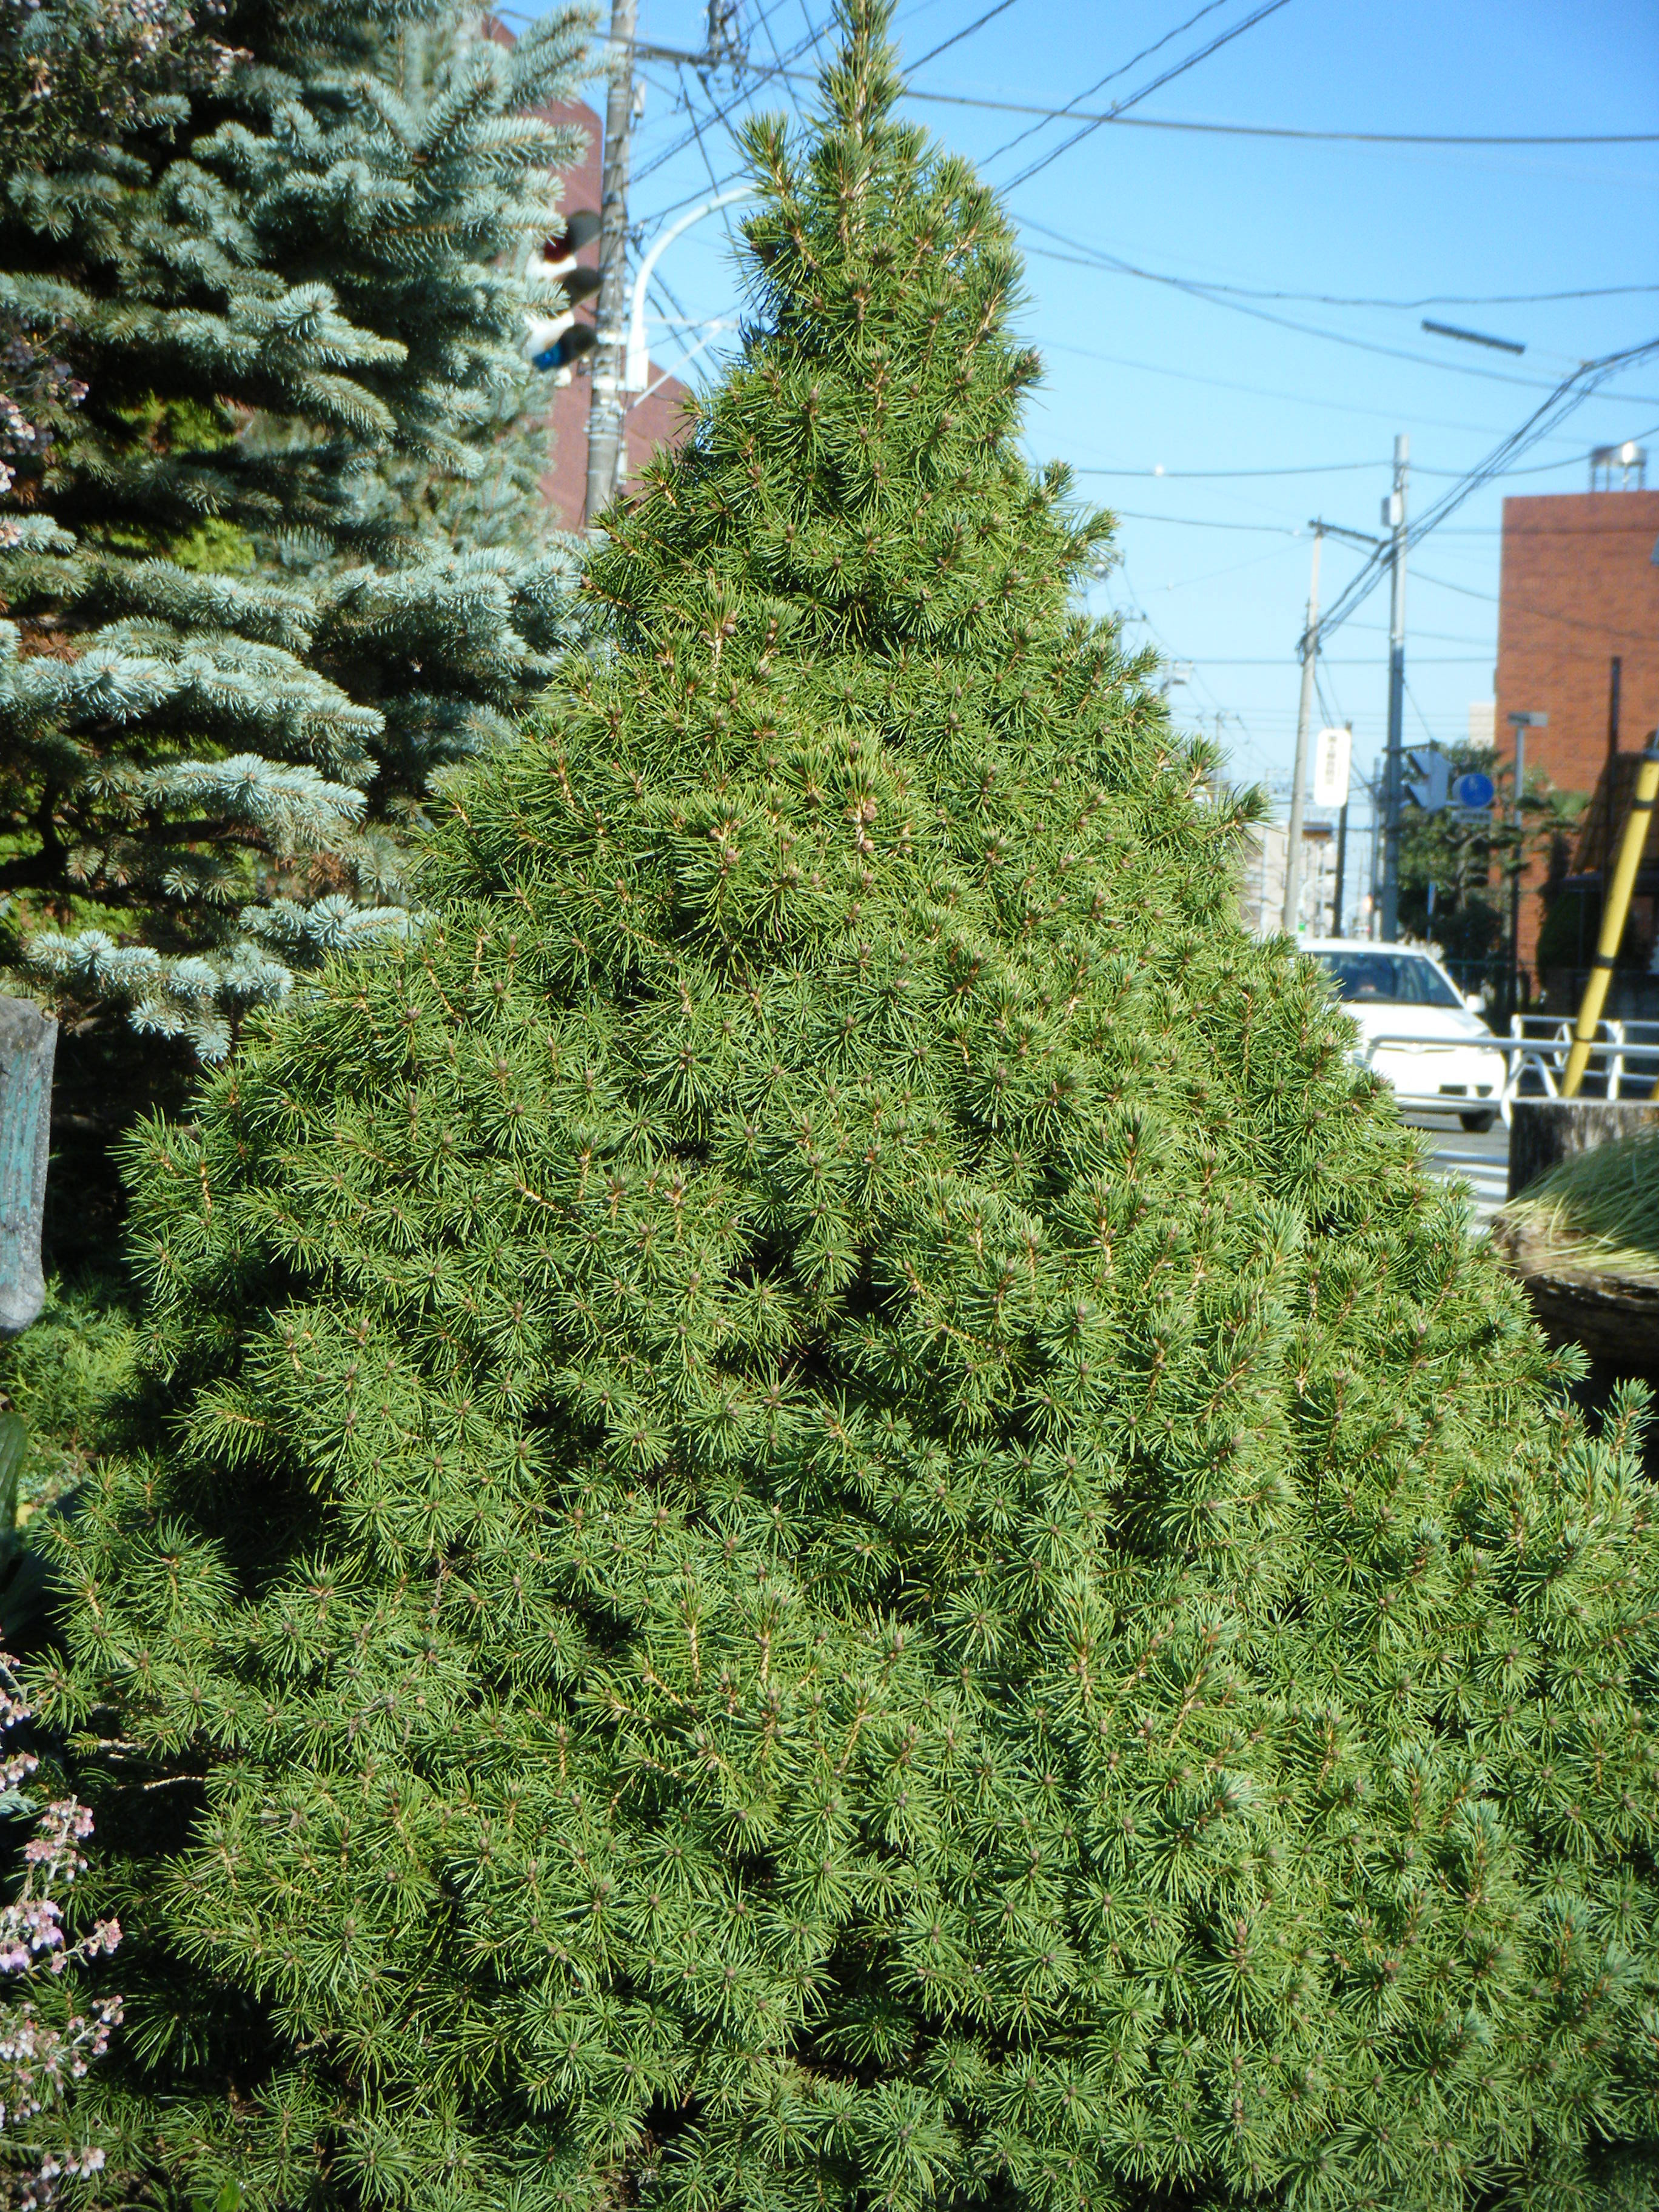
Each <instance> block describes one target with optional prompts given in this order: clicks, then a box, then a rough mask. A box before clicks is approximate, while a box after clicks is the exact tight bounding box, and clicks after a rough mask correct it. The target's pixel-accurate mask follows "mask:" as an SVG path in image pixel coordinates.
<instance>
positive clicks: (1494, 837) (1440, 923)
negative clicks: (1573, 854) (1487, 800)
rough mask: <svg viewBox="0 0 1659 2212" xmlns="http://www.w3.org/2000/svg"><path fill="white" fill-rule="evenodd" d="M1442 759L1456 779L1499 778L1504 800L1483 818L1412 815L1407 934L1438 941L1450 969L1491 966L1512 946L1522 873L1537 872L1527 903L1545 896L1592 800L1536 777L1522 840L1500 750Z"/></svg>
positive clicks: (1412, 810) (1405, 840) (1404, 831)
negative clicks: (1474, 773) (1513, 900)
mask: <svg viewBox="0 0 1659 2212" xmlns="http://www.w3.org/2000/svg"><path fill="white" fill-rule="evenodd" d="M1441 750H1442V751H1443V752H1444V754H1445V755H1446V757H1447V758H1448V760H1449V762H1450V763H1451V771H1452V775H1454V776H1459V775H1463V774H1465V773H1466V772H1468V771H1470V770H1478V771H1479V772H1480V774H1482V775H1488V776H1490V777H1491V778H1492V785H1493V788H1494V792H1495V794H1496V796H1495V798H1494V800H1493V803H1492V806H1491V807H1490V808H1489V809H1487V810H1486V811H1483V812H1480V813H1478V814H1465V813H1464V812H1462V811H1461V810H1460V809H1459V808H1456V807H1454V806H1448V807H1446V808H1444V809H1443V810H1442V811H1438V812H1436V813H1432V814H1425V813H1424V812H1423V811H1422V810H1421V809H1420V808H1419V807H1417V806H1413V805H1407V807H1406V809H1405V811H1404V812H1403V813H1402V815H1401V834H1400V921H1401V927H1402V929H1404V930H1405V931H1406V932H1407V933H1409V934H1410V935H1411V936H1413V937H1419V938H1425V939H1431V940H1432V941H1433V942H1434V943H1435V944H1437V945H1439V946H1440V947H1441V949H1442V951H1443V952H1444V954H1445V956H1446V957H1447V958H1448V959H1449V960H1456V961H1460V962H1461V961H1468V962H1470V963H1474V962H1479V961H1488V960H1492V959H1493V958H1495V957H1497V956H1498V953H1499V951H1501V949H1502V948H1503V946H1504V944H1505V942H1506V940H1507V935H1508V931H1509V926H1510V925H1509V915H1510V884H1511V882H1512V881H1513V878H1514V875H1515V872H1516V866H1517V865H1520V866H1525V867H1527V868H1528V870H1529V871H1530V872H1531V888H1530V889H1529V890H1528V893H1527V896H1528V897H1534V896H1539V895H1540V889H1541V882H1543V881H1547V877H1548V872H1549V871H1550V868H1551V866H1552V864H1553V861H1555V860H1559V850H1560V848H1561V847H1562V845H1563V843H1564V841H1565V840H1566V839H1568V838H1569V837H1570V836H1571V833H1572V829H1573V825H1574V823H1575V822H1576V820H1577V814H1578V811H1579V810H1580V808H1581V807H1582V805H1583V800H1582V799H1581V798H1580V797H1579V796H1578V795H1577V794H1575V793H1568V792H1561V791H1558V790H1557V789H1556V788H1555V787H1554V786H1553V784H1552V783H1551V781H1550V780H1549V778H1548V776H1547V775H1545V774H1544V773H1543V772H1542V771H1541V770H1537V769H1535V770H1534V771H1533V772H1532V773H1530V774H1529V775H1528V778H1527V789H1526V796H1525V799H1524V802H1523V804H1522V818H1521V826H1520V829H1519V830H1518V831H1517V829H1516V824H1515V822H1514V818H1513V787H1514V776H1513V769H1512V763H1510V762H1509V761H1508V760H1505V759H1500V758H1499V757H1498V752H1497V750H1496V749H1495V748H1494V747H1493V746H1491V745H1479V744H1455V745H1444V746H1443V747H1442V748H1441ZM1431 884H1432V885H1433V887H1434V898H1433V904H1432V908H1431V904H1430V899H1429V887H1430V885H1431Z"/></svg>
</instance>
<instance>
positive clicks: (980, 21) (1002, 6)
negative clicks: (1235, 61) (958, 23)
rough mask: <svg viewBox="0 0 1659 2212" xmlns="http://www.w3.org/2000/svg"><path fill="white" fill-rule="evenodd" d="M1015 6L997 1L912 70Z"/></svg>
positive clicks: (915, 64)
mask: <svg viewBox="0 0 1659 2212" xmlns="http://www.w3.org/2000/svg"><path fill="white" fill-rule="evenodd" d="M1013 4H1014V0H996V5H995V7H994V8H987V9H986V11H985V13H984V14H983V15H976V16H975V18H974V20H973V21H972V22H971V23H969V25H968V26H967V27H966V28H965V29H963V30H960V31H952V32H951V35H950V37H949V38H948V39H945V40H941V41H940V42H939V45H938V46H935V47H934V48H933V52H931V53H927V54H923V55H921V58H919V59H918V60H916V61H914V62H912V63H911V64H910V66H911V68H912V69H925V68H926V67H927V64H928V63H929V62H931V61H937V59H938V58H939V55H941V54H942V53H944V52H945V51H946V49H947V48H948V47H951V46H960V45H961V44H962V42H963V40H964V39H971V38H972V37H973V35H974V33H975V31H982V30H983V29H984V28H985V26H986V25H987V23H988V22H989V21H991V20H992V18H993V17H994V16H996V15H1006V13H1007V11H1008V9H1010V8H1012V6H1013ZM1216 4H1217V6H1219V5H1220V0H1216Z"/></svg>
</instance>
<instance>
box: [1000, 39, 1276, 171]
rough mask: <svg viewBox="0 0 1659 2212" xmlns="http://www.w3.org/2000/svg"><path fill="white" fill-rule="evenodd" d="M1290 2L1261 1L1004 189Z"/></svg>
mask: <svg viewBox="0 0 1659 2212" xmlns="http://www.w3.org/2000/svg"><path fill="white" fill-rule="evenodd" d="M1288 5H1289V0H1261V6H1260V7H1259V8H1256V9H1253V10H1252V12H1251V13H1250V14H1249V15H1246V16H1245V18H1244V20H1243V22H1240V23H1235V24H1234V25H1233V26H1232V27H1231V30H1226V31H1222V32H1220V33H1218V34H1217V36H1216V37H1214V38H1213V39H1212V40H1210V42H1209V44H1208V46H1200V48H1199V49H1198V50H1197V52H1195V53H1190V54H1188V56H1187V57H1186V58H1185V60H1183V61H1178V62H1176V64H1175V65H1174V67H1173V68H1170V69H1167V70H1164V73H1163V75H1162V76H1155V77H1154V78H1153V79H1152V82H1151V83H1150V84H1144V85H1142V87H1141V88H1140V90H1139V92H1132V93H1131V94H1129V96H1128V98H1127V100H1119V101H1118V102H1117V103H1116V105H1115V106H1114V107H1113V109H1112V111H1111V115H1103V116H1100V117H1099V118H1097V119H1095V120H1093V121H1091V122H1088V123H1085V125H1084V126H1083V128H1082V130H1081V131H1073V133H1072V136H1071V137H1069V138H1066V139H1062V141H1061V142H1060V144H1059V145H1058V146H1055V147H1053V148H1051V149H1050V150H1049V151H1048V153H1046V154H1044V155H1042V157H1041V158H1040V159H1039V160H1037V161H1031V162H1028V163H1027V165H1026V167H1024V168H1023V169H1022V170H1021V171H1020V172H1019V173H1018V176H1015V177H1010V178H1009V179H1008V180H1007V182H1006V185H1005V186H1004V190H1005V191H1011V192H1012V191H1018V189H1019V187H1020V186H1021V185H1026V184H1029V183H1030V180H1031V179H1032V178H1033V177H1036V176H1040V175H1041V174H1042V172H1043V170H1044V169H1047V168H1049V167H1052V166H1053V164H1054V162H1056V161H1059V159H1060V155H1062V154H1069V153H1070V152H1071V150H1072V149H1073V146H1079V145H1081V144H1082V143H1083V141H1084V140H1085V138H1089V137H1093V135H1094V133H1095V132H1096V131H1098V130H1099V129H1100V128H1101V127H1102V125H1103V124H1106V123H1109V121H1110V120H1111V118H1112V116H1115V115H1121V114H1122V113H1123V112H1125V110H1126V109H1127V108H1131V107H1134V106H1139V103H1140V101H1142V100H1148V99H1150V98H1151V97H1152V94H1153V93H1155V92H1157V91H1158V90H1159V89H1160V88H1162V87H1163V86H1164V85H1166V84H1170V83H1172V82H1174V80H1175V79H1176V77H1178V76H1185V75H1186V73H1187V71H1188V70H1189V69H1196V68H1197V66H1198V64H1200V62H1203V61H1207V60H1208V59H1209V58H1210V56H1211V55H1212V54H1213V53H1216V52H1218V51H1219V50H1220V48H1221V47H1223V46H1230V45H1231V43H1232V41H1233V40H1235V39H1239V38H1243V35H1244V33H1245V32H1246V31H1250V30H1254V29H1255V26H1256V25H1257V24H1258V23H1261V22H1264V21H1266V20H1267V17H1268V16H1269V15H1277V14H1278V13H1279V9H1281V8H1284V7H1287V6H1288Z"/></svg>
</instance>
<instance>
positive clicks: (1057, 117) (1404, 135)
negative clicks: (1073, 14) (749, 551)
mask: <svg viewBox="0 0 1659 2212" xmlns="http://www.w3.org/2000/svg"><path fill="white" fill-rule="evenodd" d="M1010 4H1012V0H1010ZM502 12H503V11H502V10H501V9H495V13H496V14H497V15H501V13H502ZM769 12H771V11H769ZM525 20H526V21H530V20H531V19H530V18H529V17H526V18H525ZM1241 28H1243V26H1241ZM822 39H823V28H822V27H821V26H820V27H818V28H817V29H816V30H814V31H813V32H812V33H811V36H810V37H809V38H805V39H803V40H801V41H800V43H799V46H793V47H792V48H791V49H790V52H788V53H787V54H780V55H779V56H778V60H777V62H776V64H775V65H774V66H772V67H770V68H768V69H765V70H761V71H759V72H757V76H756V77H755V79H754V82H753V83H751V84H750V86H749V87H748V88H747V89H748V90H749V91H750V92H752V91H754V90H755V89H757V87H758V86H760V85H761V84H763V83H773V82H782V83H785V84H817V82H818V76H817V71H816V70H797V69H791V68H790V67H789V64H790V63H791V62H792V61H798V60H799V58H800V56H801V55H802V54H803V53H804V52H805V50H806V48H807V47H808V46H815V45H817V44H818V43H819V42H820V41H821V40H822ZM773 52H774V53H777V46H776V42H775V41H774V42H773ZM926 58H927V57H924V59H926ZM911 66H912V67H913V68H918V69H919V68H920V67H921V63H920V62H917V63H913V64H911ZM1085 96H1086V95H1085ZM904 97H905V98H906V99H907V100H925V101H927V104H928V105H929V106H933V107H976V108H979V109H981V110H983V111H984V112H986V113H987V114H993V115H1033V116H1036V118H1037V119H1038V122H1039V124H1042V123H1071V122H1079V123H1100V124H1110V125H1113V126H1114V127H1115V128H1116V129H1119V130H1122V131H1196V132H1197V133H1199V134H1200V136H1201V137H1206V138H1285V139H1291V140H1299V141H1302V142H1304V143H1307V144H1310V145H1326V146H1331V145H1334V146H1655V145H1659V131H1304V130H1300V129H1296V128H1293V127H1292V126H1291V125H1287V124H1286V125H1281V124H1275V123H1200V122H1199V121H1197V120H1196V119H1195V118H1193V117H1191V116H1183V115H1129V114H1126V113H1125V112H1123V109H1122V108H1113V109H1109V110H1106V111H1104V112H1101V113H1099V114H1091V113H1090V112H1089V110H1088V109H1087V108H1085V107H1044V106H1042V105H1040V104H1039V103H1038V102H1036V101H1035V100H987V99H985V98H982V97H981V96H980V95H979V94H975V93H969V92H929V91H925V90H924V89H923V88H921V86H919V85H914V84H907V85H906V86H905V88H904ZM1124 105H1125V106H1127V101H1126V102H1125V104H1124ZM1027 135H1029V134H1027V133H1024V132H1022V133H1021V137H1024V136H1027ZM683 143H685V144H689V143H690V141H689V139H688V140H686V141H684V142H683ZM1018 143H1019V139H1018V138H1012V139H1010V140H1009V141H1008V143H1007V145H1006V146H1002V147H999V148H998V149H997V151H998V152H999V153H1006V152H1007V150H1008V146H1015V145H1018ZM673 150H678V149H673ZM1062 150H1063V149H1062ZM662 158H664V159H666V158H667V157H666V156H663V157H662ZM989 158H992V159H994V158H995V157H994V155H993V156H991V157H989ZM1625 289H1632V290H1637V291H1647V290H1650V289H1652V288H1651V287H1650V286H1647V285H1636V286H1632V287H1628V288H1626V287H1625V286H1622V285H1613V286H1611V287H1609V288H1607V292H1608V293H1612V292H1618V291H1622V290H1625ZM1604 296H1607V295H1605V294H1604V293H1603V292H1601V291H1599V290H1598V291H1590V292H1586V293H1583V294H1582V295H1580V294H1578V293H1575V292H1562V293H1559V294H1556V293H1539V294H1536V295H1532V294H1525V293H1517V294H1516V295H1513V296H1512V297H1511V296H1509V295H1503V296H1499V295H1492V297H1490V298H1487V299H1481V300H1472V301H1466V300H1462V299H1458V300H1437V301H1432V302H1431V303H1429V304H1431V305H1434V306H1437V307H1504V306H1515V305H1517V304H1522V303H1523V302H1524V301H1527V300H1528V299H1531V298H1534V297H1536V298H1538V299H1545V300H1547V299H1555V298H1560V299H1564V300H1571V299H1577V298H1580V297H1583V298H1585V299H1600V298H1602V297H1604ZM1342 304H1346V302H1344V303H1342ZM1353 304H1355V305H1356V306H1358V305H1359V304H1361V303H1360V302H1358V301H1356V302H1354V303H1353ZM1365 304H1369V303H1365ZM1377 304H1378V305H1383V304H1385V303H1383V302H1381V301H1379V302H1378V303H1377Z"/></svg>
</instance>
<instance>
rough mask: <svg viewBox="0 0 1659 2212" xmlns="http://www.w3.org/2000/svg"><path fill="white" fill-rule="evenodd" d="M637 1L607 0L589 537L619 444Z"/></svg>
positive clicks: (608, 494) (611, 492) (606, 502)
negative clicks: (607, 86)
mask: <svg viewBox="0 0 1659 2212" xmlns="http://www.w3.org/2000/svg"><path fill="white" fill-rule="evenodd" d="M636 8H637V0H611V88H610V90H609V91H608V92H607V93H606V94H605V169H604V182H603V185H602V187H601V191H602V197H601V198H600V202H599V309H598V341H597V343H596V344H595V345H594V348H593V377H592V388H591V391H590V393H589V397H588V402H587V497H586V502H585V504H584V507H583V515H582V519H583V521H584V522H585V523H586V527H587V529H588V531H589V532H592V531H593V530H594V529H596V528H597V527H598V525H599V517H600V516H601V515H602V514H603V513H605V508H606V507H609V506H610V504H611V501H612V500H613V499H614V498H615V497H616V495H617V463H618V460H619V459H620V457H621V453H622V446H623V405H624V402H623V349H624V347H625V346H626V344H627V343H628V333H627V330H626V327H625V326H626V324H627V320H628V142H629V136H630V134H631V132H632V131H633V128H634V26H635V17H636Z"/></svg>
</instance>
